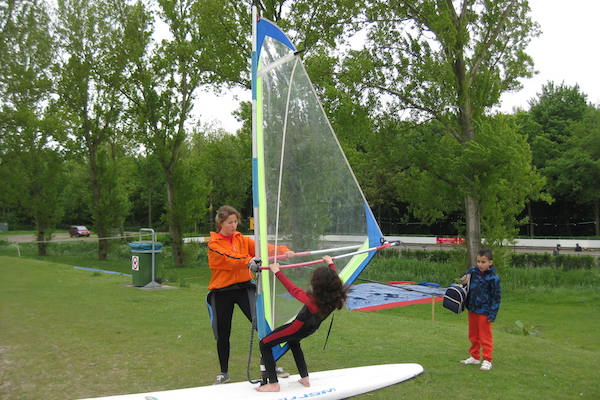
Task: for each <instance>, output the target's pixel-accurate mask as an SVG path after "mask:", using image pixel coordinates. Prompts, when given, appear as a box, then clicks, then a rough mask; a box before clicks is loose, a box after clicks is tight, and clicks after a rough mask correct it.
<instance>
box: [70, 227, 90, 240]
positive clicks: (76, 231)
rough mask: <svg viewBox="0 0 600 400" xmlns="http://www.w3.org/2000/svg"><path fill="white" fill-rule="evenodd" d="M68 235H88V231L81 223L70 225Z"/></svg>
mask: <svg viewBox="0 0 600 400" xmlns="http://www.w3.org/2000/svg"><path fill="white" fill-rule="evenodd" d="M69 235H70V236H71V237H74V236H77V237H82V236H85V237H90V231H89V230H88V228H86V227H85V226H83V225H71V228H69Z"/></svg>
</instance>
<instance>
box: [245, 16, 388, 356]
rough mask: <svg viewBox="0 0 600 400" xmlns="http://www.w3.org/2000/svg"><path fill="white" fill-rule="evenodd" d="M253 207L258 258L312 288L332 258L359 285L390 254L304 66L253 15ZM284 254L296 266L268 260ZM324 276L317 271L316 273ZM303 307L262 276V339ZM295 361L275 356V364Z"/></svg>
mask: <svg viewBox="0 0 600 400" xmlns="http://www.w3.org/2000/svg"><path fill="white" fill-rule="evenodd" d="M253 14H254V15H253V21H254V26H253V46H252V48H253V52H252V102H253V126H252V130H253V150H252V153H253V154H252V164H253V165H252V166H253V199H254V200H253V201H254V223H255V224H254V227H255V232H254V233H255V242H256V254H258V257H259V258H260V260H261V265H262V268H265V267H267V266H268V264H269V263H270V262H273V260H274V259H277V260H278V261H279V262H280V263H281V264H282V265H284V264H285V263H288V264H293V266H298V268H290V269H286V275H288V276H289V277H290V279H292V281H293V282H294V283H296V284H297V285H298V286H300V287H303V289H308V288H309V287H310V275H311V273H312V270H313V269H314V268H315V264H316V263H315V262H314V261H315V260H318V259H320V257H321V256H322V254H329V255H331V256H332V257H334V259H335V260H336V261H335V263H336V267H337V270H338V272H339V275H340V277H341V278H342V280H343V282H344V283H346V284H351V283H352V282H353V281H354V280H355V279H356V277H357V276H358V275H359V274H360V272H361V271H362V270H363V269H364V268H365V267H366V265H367V264H368V262H369V261H370V260H371V258H372V257H373V256H374V254H375V251H376V250H377V248H379V247H381V245H382V237H383V235H382V233H381V230H380V229H379V226H378V224H377V222H376V221H375V218H374V216H373V213H372V211H371V209H370V208H369V205H368V204H367V202H366V200H365V197H364V195H363V193H362V191H361V189H360V187H359V185H358V182H357V180H356V178H355V176H354V174H353V172H352V170H351V168H350V165H349V163H348V161H347V159H346V157H345V155H344V153H343V151H342V148H341V146H340V143H339V142H338V140H337V137H336V136H335V133H334V132H333V129H332V127H331V125H330V123H329V120H328V119H327V116H326V114H325V112H324V110H323V107H322V105H321V103H320V101H319V99H318V97H317V94H316V92H315V89H314V87H313V85H312V83H311V81H310V79H309V77H308V74H307V73H306V70H305V68H304V65H303V63H302V60H301V59H300V57H299V55H298V52H297V50H296V48H295V47H294V45H293V43H292V42H291V41H290V39H289V38H288V37H287V36H286V35H285V34H284V33H283V32H282V30H281V29H280V28H279V27H277V26H276V25H275V24H274V23H272V22H270V21H268V20H266V19H263V18H259V17H258V16H257V13H256V10H254V12H253ZM270 245H273V246H275V248H277V246H280V245H285V246H287V247H288V248H289V249H292V250H293V251H294V252H295V253H296V256H295V257H293V258H286V257H285V256H284V255H281V254H272V251H271V253H269V248H271V249H273V247H272V246H270ZM316 266H318V265H316ZM300 307H301V304H300V303H299V302H298V301H297V300H295V299H294V298H292V297H291V296H289V295H288V294H287V291H286V290H285V288H284V287H283V286H282V285H281V284H280V283H279V282H278V281H277V279H276V278H275V277H274V276H273V274H272V273H271V272H270V271H268V270H263V271H262V272H260V273H259V276H258V296H257V325H258V334H259V337H260V338H262V337H264V336H266V335H267V334H269V333H270V332H271V331H272V330H273V329H274V328H276V327H278V326H279V325H281V324H283V323H286V322H288V321H289V320H290V319H291V318H293V317H294V316H295V315H296V313H297V312H298V311H299V309H300ZM285 351H286V347H285V345H284V346H281V347H279V348H275V349H274V350H273V353H274V356H275V358H276V359H277V358H279V357H280V356H281V355H282V354H283V353H284V352H285Z"/></svg>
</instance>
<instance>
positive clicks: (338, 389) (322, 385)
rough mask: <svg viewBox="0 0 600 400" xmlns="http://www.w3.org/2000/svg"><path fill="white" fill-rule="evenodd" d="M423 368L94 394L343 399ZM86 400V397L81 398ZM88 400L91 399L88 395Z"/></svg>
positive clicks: (155, 399) (145, 399)
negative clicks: (264, 387)
mask: <svg viewBox="0 0 600 400" xmlns="http://www.w3.org/2000/svg"><path fill="white" fill-rule="evenodd" d="M422 372H423V367H422V366H421V365H419V364H380V365H370V366H366V367H355V368H344V369H335V370H331V371H320V372H312V373H310V384H311V386H310V387H308V388H305V387H304V386H302V385H301V384H300V383H298V379H300V376H299V375H292V376H290V377H289V378H285V379H280V380H279V384H280V386H281V391H279V392H274V393H263V392H257V391H256V390H255V389H256V388H257V387H258V384H256V385H252V384H250V383H249V382H237V383H226V384H223V385H214V386H201V387H195V388H188V389H176V390H166V391H163V392H148V393H138V394H126V395H118V396H108V397H97V398H95V399H96V400H99V399H106V400H108V399H111V400H192V399H193V400H198V399H222V400H225V399H227V400H292V399H296V400H298V399H319V400H321V399H322V400H333V399H345V398H348V397H351V396H356V395H359V394H363V393H367V392H371V391H373V390H377V389H381V388H384V387H386V386H391V385H394V384H396V383H400V382H403V381H405V380H407V379H411V378H414V377H415V376H417V375H419V374H421V373H422ZM84 400H85V399H84ZM87 400H91V399H87Z"/></svg>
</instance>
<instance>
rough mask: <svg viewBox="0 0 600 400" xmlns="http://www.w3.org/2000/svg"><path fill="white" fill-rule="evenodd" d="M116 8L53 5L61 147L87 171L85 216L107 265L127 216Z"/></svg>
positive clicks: (66, 0)
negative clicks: (121, 158) (62, 127)
mask: <svg viewBox="0 0 600 400" xmlns="http://www.w3.org/2000/svg"><path fill="white" fill-rule="evenodd" d="M119 3H120V2H118V1H115V2H112V1H110V0H107V1H104V0H95V1H93V2H88V1H84V0H58V20H57V31H58V32H59V37H60V48H61V54H62V59H61V61H60V62H59V63H58V65H57V68H58V69H59V71H60V79H59V83H58V87H59V96H60V101H59V102H58V104H59V105H60V107H61V109H62V110H61V111H62V116H63V118H64V119H65V124H66V126H67V130H66V135H65V136H64V138H63V140H62V143H63V145H64V146H65V147H66V148H67V149H68V151H69V152H70V154H71V155H72V156H75V157H81V158H83V159H84V160H85V162H86V164H87V166H88V171H89V188H90V193H91V199H90V204H91V205H90V211H91V214H92V218H93V221H94V229H95V230H96V232H97V233H98V236H99V237H100V240H99V241H98V258H99V259H101V260H104V259H106V256H107V253H108V246H109V242H108V240H105V239H104V238H105V237H108V236H110V234H111V233H112V230H114V229H115V228H119V227H121V225H122V223H123V221H124V219H125V216H126V215H127V212H128V202H127V197H128V195H127V193H126V192H125V191H124V190H125V189H126V188H127V187H126V186H124V185H121V184H120V183H121V182H122V175H121V173H122V170H121V169H119V168H118V160H117V155H118V154H119V151H115V148H114V146H115V145H116V144H117V143H119V140H118V139H117V138H116V137H117V136H119V135H121V134H122V132H123V131H124V130H125V128H124V127H123V126H122V125H121V120H120V117H121V113H122V109H123V102H122V100H121V96H120V93H119V79H118V78H119V76H120V75H121V73H122V69H123V68H124V62H123V60H122V57H121V52H122V51H123V49H121V48H118V46H116V45H115V44H116V43H121V42H122V40H120V38H122V35H123V32H122V31H119V30H118V27H115V26H114V20H115V18H116V15H115V10H116V9H117V6H118V5H119Z"/></svg>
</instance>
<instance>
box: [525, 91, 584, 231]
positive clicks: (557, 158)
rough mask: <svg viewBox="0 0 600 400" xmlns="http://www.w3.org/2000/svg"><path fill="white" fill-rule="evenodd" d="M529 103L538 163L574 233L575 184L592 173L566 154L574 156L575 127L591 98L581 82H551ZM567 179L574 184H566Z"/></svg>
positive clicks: (565, 223) (531, 135) (564, 220)
mask: <svg viewBox="0 0 600 400" xmlns="http://www.w3.org/2000/svg"><path fill="white" fill-rule="evenodd" d="M529 104H530V109H529V113H528V114H529V123H527V124H525V126H524V127H525V128H526V129H528V136H529V140H530V144H531V148H532V152H533V155H534V164H535V165H536V167H537V168H538V169H539V171H540V173H541V174H542V175H544V176H545V177H546V179H547V182H548V191H549V193H550V194H551V195H552V196H553V197H554V198H555V199H556V203H555V205H554V208H555V209H557V212H556V215H557V217H558V218H559V219H560V221H562V223H561V224H560V225H561V226H564V227H566V230H565V231H564V232H565V233H567V234H570V229H571V228H570V218H571V217H572V216H573V211H574V210H575V209H574V208H573V207H572V206H571V205H572V204H573V199H574V197H573V187H574V186H580V184H581V183H582V182H581V179H583V180H585V179H587V175H588V174H584V175H581V176H578V175H577V174H575V171H574V170H576V169H578V167H576V166H575V163H578V162H579V157H576V158H575V159H573V160H568V159H566V158H565V157H566V156H567V153H568V155H569V157H570V156H573V155H574V153H573V152H572V151H571V150H572V149H573V148H577V144H576V143H573V140H574V138H573V135H574V132H573V128H574V124H581V123H582V121H583V119H584V116H585V115H586V113H587V112H588V105H587V98H586V95H585V94H584V93H582V92H581V90H580V89H579V86H577V85H574V86H568V85H565V84H560V85H556V84H554V82H547V83H546V84H545V85H543V86H542V90H541V92H540V93H538V96H537V97H536V98H534V99H532V100H531V101H530V103H529ZM521 120H522V121H523V120H524V119H523V118H521ZM581 129H582V128H581V126H580V130H581ZM583 154H589V153H586V152H584V153H582V155H583ZM566 175H568V177H567V176H566ZM592 176H593V174H592ZM567 181H572V182H573V184H566V182H567ZM538 208H539V206H538Z"/></svg>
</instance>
